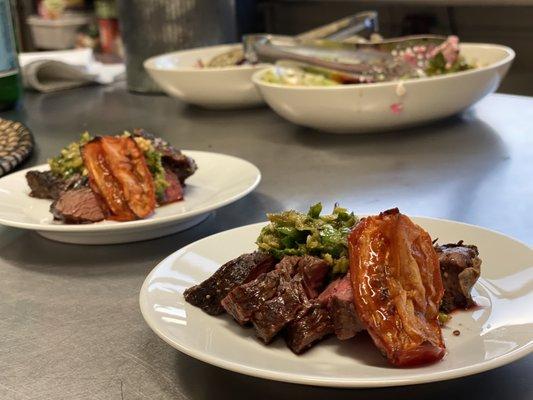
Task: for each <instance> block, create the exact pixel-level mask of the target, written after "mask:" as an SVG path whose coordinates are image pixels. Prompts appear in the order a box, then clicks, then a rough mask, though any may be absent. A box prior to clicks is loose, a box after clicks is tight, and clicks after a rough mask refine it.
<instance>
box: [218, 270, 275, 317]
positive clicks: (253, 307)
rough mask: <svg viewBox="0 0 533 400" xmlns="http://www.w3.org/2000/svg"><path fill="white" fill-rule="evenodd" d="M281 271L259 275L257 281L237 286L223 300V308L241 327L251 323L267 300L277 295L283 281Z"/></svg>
mask: <svg viewBox="0 0 533 400" xmlns="http://www.w3.org/2000/svg"><path fill="white" fill-rule="evenodd" d="M282 275H283V274H281V273H280V272H279V271H276V270H274V271H270V272H268V273H266V274H262V275H259V276H258V277H257V278H256V279H255V280H253V281H251V282H248V283H245V284H244V285H240V286H237V287H236V288H235V289H233V290H232V291H231V292H229V293H228V295H227V296H226V297H224V299H223V300H222V302H221V304H222V307H224V309H225V310H226V312H227V313H228V314H230V315H231V316H232V317H233V318H234V319H235V321H237V322H238V323H239V324H241V325H246V324H247V323H248V322H250V320H251V318H252V315H253V314H254V312H255V311H257V309H259V307H260V306H261V305H262V304H263V303H265V302H266V301H267V300H269V299H271V298H272V297H273V296H274V295H276V293H277V291H278V286H279V284H280V281H281V280H282V279H285V278H284V277H282Z"/></svg>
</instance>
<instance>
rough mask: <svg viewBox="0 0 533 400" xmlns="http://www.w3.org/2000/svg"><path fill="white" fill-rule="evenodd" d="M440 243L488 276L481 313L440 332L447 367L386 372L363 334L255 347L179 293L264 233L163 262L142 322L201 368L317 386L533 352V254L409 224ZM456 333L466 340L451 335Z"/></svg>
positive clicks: (467, 366) (467, 229)
mask: <svg viewBox="0 0 533 400" xmlns="http://www.w3.org/2000/svg"><path fill="white" fill-rule="evenodd" d="M413 219H414V221H415V222H416V223H418V224H420V225H421V226H422V227H424V228H425V229H427V230H428V231H429V233H430V234H431V236H432V237H434V238H437V237H438V238H439V242H440V243H447V242H456V241H458V240H460V239H464V240H465V241H466V243H474V244H476V245H477V246H478V247H479V250H480V254H481V257H482V259H483V264H482V268H481V270H482V278H481V279H480V280H479V282H478V283H477V284H476V286H475V289H474V291H475V298H476V300H477V301H478V304H482V305H483V307H479V308H478V309H475V310H471V311H461V312H457V313H454V314H453V318H452V320H451V321H450V322H449V324H448V326H447V327H446V328H445V329H443V334H444V338H445V341H446V346H447V350H448V353H447V355H446V357H445V358H444V360H442V361H440V362H437V363H435V364H432V365H428V366H422V367H417V368H404V369H401V368H394V367H391V366H389V365H388V364H387V362H386V361H385V359H384V358H383V357H382V356H381V355H380V353H379V351H378V350H377V349H376V347H374V345H373V344H372V343H371V342H370V340H369V339H366V338H365V335H362V336H358V337H356V338H354V339H352V340H349V341H345V342H341V341H339V340H337V339H335V338H331V339H328V340H326V341H325V342H322V343H319V344H317V345H316V346H315V347H313V348H312V349H311V350H309V351H308V352H307V353H305V354H303V355H301V356H296V355H294V354H293V353H292V352H291V351H290V350H289V349H288V348H287V347H286V346H285V343H284V342H283V340H282V339H278V340H277V341H276V342H274V343H273V344H271V345H269V346H264V345H263V344H261V343H259V341H258V340H257V339H255V337H254V333H253V329H243V328H241V327H239V326H238V325H237V324H236V323H235V322H233V321H231V320H230V318H229V317H228V316H227V315H224V316H220V317H213V316H209V315H207V314H205V313H204V312H202V311H201V310H200V309H198V308H195V307H193V306H191V305H190V304H188V303H186V302H185V301H184V299H183V295H182V293H183V291H184V290H185V289H186V288H188V287H190V286H192V285H194V284H197V283H199V282H201V281H202V280H204V279H206V278H207V277H209V276H210V275H211V274H212V273H213V272H214V271H215V270H216V269H217V268H218V267H219V266H220V265H221V264H223V263H224V262H226V261H228V260H230V259H232V258H234V257H237V256H239V255H240V254H242V253H245V252H250V251H252V250H254V241H255V239H256V237H257V235H258V234H259V230H260V228H261V227H262V226H263V225H264V224H263V223H261V224H254V225H248V226H244V227H241V228H237V229H232V230H229V231H225V232H222V233H219V234H216V235H213V236H209V237H207V238H205V239H202V240H199V241H197V242H195V243H192V244H190V245H188V246H186V247H184V248H182V249H181V250H178V251H177V252H175V253H173V254H171V255H170V256H169V257H167V258H166V259H165V260H163V261H162V262H161V263H160V264H159V265H158V266H157V267H156V268H155V269H154V270H153V271H152V272H151V273H150V275H148V277H147V278H146V280H145V282H144V284H143V286H142V289H141V293H140V306H141V311H142V314H143V316H144V318H145V320H146V322H147V323H148V325H149V326H150V327H151V328H152V329H153V330H154V332H155V333H157V335H159V336H160V337H161V338H162V339H164V340H165V341H166V342H167V343H169V344H170V345H171V346H173V347H175V348H176V349H178V350H180V351H182V352H183V353H185V354H188V355H190V356H192V357H195V358H197V359H199V360H202V361H205V362H207V363H210V364H213V365H216V366H218V367H222V368H226V369H229V370H232V371H236V372H240V373H243V374H247V375H252V376H256V377H260V378H267V379H273V380H278V381H286V382H293V383H302V384H309V385H320V386H342V387H373V386H396V385H407V384H417V383H424V382H432V381H438V380H444V379H451V378H457V377H461V376H465V375H471V374H475V373H478V372H482V371H486V370H489V369H492V368H496V367H498V366H501V365H504V364H507V363H510V362H511V361H514V360H516V359H518V358H520V357H523V356H525V355H527V354H529V353H530V352H531V350H532V349H533V341H532V339H533V333H532V332H533V291H532V285H533V251H532V250H531V249H530V248H528V247H527V246H526V245H525V244H523V243H520V242H518V241H516V240H514V239H511V238H509V237H507V236H504V235H502V234H499V233H496V232H493V231H489V230H487V229H483V228H479V227H476V226H472V225H466V224H462V223H458V222H453V221H446V220H437V219H431V218H413ZM455 329H458V330H459V331H460V332H461V334H460V336H454V335H453V334H452V332H453V331H454V330H455Z"/></svg>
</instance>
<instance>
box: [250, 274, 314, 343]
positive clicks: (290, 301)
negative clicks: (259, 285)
mask: <svg viewBox="0 0 533 400" xmlns="http://www.w3.org/2000/svg"><path fill="white" fill-rule="evenodd" d="M307 304H308V302H307V295H306V294H305V291H304V288H303V286H302V284H301V282H299V281H289V282H286V281H282V282H281V283H280V285H279V287H278V293H277V294H276V295H275V296H274V297H273V298H271V299H270V300H267V301H266V302H264V303H263V304H262V305H261V306H260V307H259V308H258V309H257V311H256V312H255V313H254V314H253V316H252V323H253V324H254V328H255V332H256V334H257V336H258V337H259V339H261V340H262V341H263V342H265V343H270V341H271V340H272V339H274V336H276V335H277V334H278V333H279V332H280V331H281V330H282V329H283V328H284V327H285V325H287V324H288V323H289V322H291V321H292V320H293V319H295V318H296V317H297V316H298V314H299V313H300V311H301V310H302V309H304V308H306V307H308V305H307Z"/></svg>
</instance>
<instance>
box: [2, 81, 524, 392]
mask: <svg viewBox="0 0 533 400" xmlns="http://www.w3.org/2000/svg"><path fill="white" fill-rule="evenodd" d="M532 110H533V98H528V97H519V96H510V95H500V94H496V95H491V96H489V97H487V98H486V99H484V100H482V101H481V102H480V103H478V104H477V105H476V106H474V107H473V108H472V109H470V110H468V111H466V112H465V113H463V114H462V115H460V116H456V117H452V118H449V119H447V120H444V121H441V122H437V123H433V124H431V125H427V126H424V127H419V128H414V129H409V130H404V131H399V132H391V133H384V134H372V135H355V136H337V135H328V134H324V133H319V132H315V131H312V130H310V129H307V128H302V127H298V126H295V125H292V124H290V123H289V122H286V121H284V120H282V119H281V118H280V117H278V116H276V115H275V114H274V113H273V112H272V111H270V110H269V109H268V108H257V109H250V110H243V111H209V110H203V109H199V108H195V107H192V106H187V105H185V104H183V103H180V102H178V101H175V100H173V99H170V98H168V97H164V96H144V95H136V94H130V93H128V92H127V91H126V90H125V89H124V87H123V86H122V85H120V84H118V85H114V86H108V87H97V86H93V87H85V88H80V89H74V90H70V91H65V92H62V93H55V94H31V93H27V94H26V96H25V99H24V103H23V106H22V107H21V108H19V109H18V110H14V111H9V112H2V113H0V117H2V118H8V119H14V120H18V121H21V122H23V123H25V124H26V125H27V126H28V127H29V128H30V129H31V130H32V132H33V134H34V137H35V142H36V148H35V151H34V153H33V155H32V156H31V158H30V159H29V160H28V161H27V162H26V163H25V164H24V165H23V166H22V167H21V168H26V167H29V166H32V165H36V164H41V163H44V162H46V159H47V158H49V157H51V156H53V155H55V154H56V153H57V152H58V150H59V149H60V148H61V147H63V146H64V145H65V144H66V143H68V142H71V141H73V140H75V139H76V138H77V137H79V134H80V133H81V132H83V131H84V130H89V131H90V132H92V133H95V134H96V133H110V134H111V133H117V132H120V131H122V130H124V129H131V128H134V127H142V128H145V129H147V130H148V131H151V132H153V133H154V134H156V135H160V136H162V137H163V138H165V139H167V140H169V141H170V142H171V143H173V144H174V145H175V146H176V147H178V148H182V149H191V150H192V149H194V150H205V151H214V152H220V153H226V154H231V155H235V156H238V157H242V158H244V159H247V160H249V161H251V162H253V163H254V164H256V165H257V166H258V167H259V168H260V169H261V171H262V175H263V179H262V182H261V183H260V185H259V187H258V188H257V189H256V190H255V191H254V192H253V193H251V194H250V195H248V196H247V197H245V198H244V199H242V200H240V201H237V202H236V203H234V204H231V205H228V206H226V207H224V208H222V209H220V210H218V211H216V212H215V213H213V214H212V215H211V216H210V217H209V218H208V219H207V220H206V221H204V222H203V223H201V224H200V225H198V226H196V227H194V228H191V229H189V230H187V231H185V232H182V233H178V234H175V235H172V236H167V237H164V238H160V239H154V240H150V241H144V242H138V243H131V244H123V245H110V246H79V245H68V244H61V243H55V242H52V241H49V240H46V239H44V238H42V237H40V236H39V235H38V234H36V233H34V232H28V231H23V230H18V229H12V228H5V227H0V273H1V279H0V294H1V297H2V300H1V301H0V338H1V339H0V366H1V367H0V399H2V400H15V399H16V400H19V399H106V400H107V399H112V400H114V399H128V400H129V399H195V400H196V399H215V398H216V399H232V400H238V399H248V398H250V397H253V398H254V399H258V400H259V399H272V398H276V399H285V398H287V399H299V398H305V399H310V400H311V399H325V398H338V399H395V400H396V399H398V398H409V399H411V400H415V399H427V398H431V399H433V400H437V399H449V398H450V397H451V398H454V399H463V398H464V399H469V400H476V399H480V400H481V399H483V400H487V399H504V398H505V399H507V398H512V399H513V400H526V399H528V400H529V399H531V398H533V385H532V383H531V377H532V376H533V356H531V355H530V356H528V357H526V358H524V359H522V360H520V361H517V362H515V363H513V364H511V365H507V366H505V367H501V368H498V369H496V370H493V371H489V372H486V373H482V374H478V375H474V376H471V377H466V378H461V379H456V380H452V381H445V382H438V383H431V384H423V385H418V386H406V387H398V388H383V389H363V390H355V389H353V390H352V389H350V390H347V389H328V388H316V387H309V386H300V385H293V384H287V383H279V382H272V381H266V380H262V379H257V378H251V377H248V376H244V375H240V374H237V373H233V372H229V371H225V370H222V369H219V368H216V367H213V366H210V365H208V364H204V363H202V362H200V361H197V360H194V359H192V358H190V357H188V356H186V355H183V354H181V353H179V352H178V351H176V350H174V349H173V348H171V347H170V346H168V345H167V344H165V343H164V342H163V341H162V340H160V339H159V338H158V337H157V336H156V335H155V334H154V333H153V332H152V331H151V330H150V329H149V328H148V326H147V325H146V324H145V323H144V321H143V318H142V316H141V313H140V311H139V306H138V294H139V289H140V287H141V285H142V282H143V280H144V278H145V277H146V275H147V274H148V273H149V271H150V270H151V269H152V268H153V267H154V266H155V265H156V264H157V263H158V262H159V261H160V260H162V259H163V258H165V257H166V256H167V255H169V254H170V253H172V252H174V251H175V250H177V249H179V248H180V247H182V246H184V245H186V244H188V243H191V242H193V241H195V240H197V239H200V238H202V237H205V236H208V235H211V234H213V233H216V232H220V231H223V230H226V229H230V228H234V227H238V226H241V225H246V224H250V223H254V222H258V221H262V220H264V219H265V217H264V215H265V213H266V212H269V211H281V210H283V209H288V208H295V209H301V210H305V209H307V207H308V206H309V205H310V204H313V203H315V202H317V201H322V202H323V203H324V208H325V210H329V209H330V208H331V207H332V206H333V204H334V203H335V202H339V203H340V204H341V205H343V206H345V207H348V208H350V209H353V210H354V211H356V212H357V213H374V212H379V211H382V210H384V209H387V208H391V207H396V206H397V207H399V208H400V209H401V210H402V212H404V213H406V214H411V215H424V216H432V217H440V218H447V219H454V220H458V221H462V222H467V223H471V224H476V225H481V226H484V227H487V228H491V229H494V230H497V231H500V232H503V233H505V234H508V235H511V236H513V237H515V238H517V239H519V240H521V241H523V242H525V243H527V244H528V245H529V246H531V245H532V244H533V229H532V228H531V227H532V226H533V213H532V212H531V208H532V206H533V200H532V199H533V132H532V131H533V122H532V121H533V111H532ZM510 256H512V255H510Z"/></svg>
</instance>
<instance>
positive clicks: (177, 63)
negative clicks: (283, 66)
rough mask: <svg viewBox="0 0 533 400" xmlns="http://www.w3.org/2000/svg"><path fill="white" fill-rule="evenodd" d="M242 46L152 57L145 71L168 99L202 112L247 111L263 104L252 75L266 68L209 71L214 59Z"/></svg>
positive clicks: (201, 49) (249, 67)
mask: <svg viewBox="0 0 533 400" xmlns="http://www.w3.org/2000/svg"><path fill="white" fill-rule="evenodd" d="M239 49H242V44H240V43H235V44H227V45H220V46H211V47H201V48H196V49H190V50H183V51H176V52H173V53H167V54H162V55H159V56H155V57H151V58H149V59H147V60H146V61H145V62H144V68H145V69H146V71H148V74H150V76H151V77H152V78H153V79H154V81H156V82H157V84H158V85H159V86H160V87H161V89H163V90H164V91H165V92H166V93H167V94H168V95H169V96H172V97H177V98H178V99H180V100H183V101H185V102H186V103H190V104H194V105H197V106H201V107H204V108H214V109H229V108H246V107H254V106H259V105H261V104H263V103H264V102H263V99H262V97H261V94H260V93H259V92H258V90H257V88H256V87H255V85H254V84H253V82H252V75H253V74H254V73H255V72H257V71H259V70H261V69H263V68H265V67H266V66H267V65H265V64H256V65H252V64H244V65H230V66H223V67H209V63H210V61H211V60H212V59H213V58H215V57H216V56H220V55H221V54H227V53H228V52H231V51H238V50H239Z"/></svg>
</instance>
